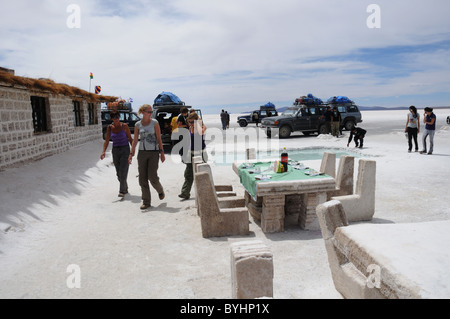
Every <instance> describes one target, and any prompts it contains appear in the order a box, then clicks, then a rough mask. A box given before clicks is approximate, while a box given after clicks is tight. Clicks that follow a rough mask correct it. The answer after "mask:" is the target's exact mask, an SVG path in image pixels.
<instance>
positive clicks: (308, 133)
mask: <svg viewBox="0 0 450 319" xmlns="http://www.w3.org/2000/svg"><path fill="white" fill-rule="evenodd" d="M302 133H303V135H305V136H310V135H311V132H310V131H305V132H302Z"/></svg>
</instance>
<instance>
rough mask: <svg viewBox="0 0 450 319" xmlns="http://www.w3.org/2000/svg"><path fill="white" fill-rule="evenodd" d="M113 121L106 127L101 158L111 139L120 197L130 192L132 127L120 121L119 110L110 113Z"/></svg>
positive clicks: (103, 156)
mask: <svg viewBox="0 0 450 319" xmlns="http://www.w3.org/2000/svg"><path fill="white" fill-rule="evenodd" d="M110 116H111V119H112V120H113V123H112V124H110V125H108V127H107V128H106V135H105V143H104V144H103V152H102V154H101V155H100V159H101V160H103V159H104V158H105V152H106V149H107V148H108V145H109V141H110V140H111V141H112V142H113V150H112V156H113V162H114V166H115V168H116V174H117V179H118V180H119V183H120V188H119V197H124V196H125V194H127V193H128V183H127V177H128V168H129V166H130V165H129V162H128V156H129V155H130V144H133V138H132V137H131V132H130V128H129V127H128V125H127V124H126V123H122V122H120V114H119V113H117V112H111V113H110Z"/></svg>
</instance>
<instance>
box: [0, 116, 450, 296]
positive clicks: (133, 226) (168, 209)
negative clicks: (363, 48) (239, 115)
mask: <svg viewBox="0 0 450 319" xmlns="http://www.w3.org/2000/svg"><path fill="white" fill-rule="evenodd" d="M421 112H422V110H421ZM435 113H436V114H437V118H438V122H437V132H436V136H435V151H434V154H433V155H431V156H428V155H420V154H418V153H407V142H406V139H405V136H404V132H403V131H404V127H405V123H406V112H405V111H370V112H363V120H364V122H363V123H361V124H360V126H361V127H363V128H365V129H367V130H368V133H367V136H366V139H365V148H364V149H362V150H360V149H354V148H353V144H351V147H350V148H349V150H352V151H353V150H354V151H356V152H357V154H358V155H359V156H362V157H368V158H370V159H375V160H376V162H377V187H376V212H375V216H374V219H373V221H372V222H371V223H376V224H387V225H389V224H393V223H395V224H407V223H422V222H426V221H436V222H438V223H439V221H445V223H442V224H440V228H442V227H444V228H445V227H448V223H447V221H448V220H450V210H449V208H448V203H449V202H450V188H449V184H450V182H449V181H450V169H448V163H449V158H450V126H449V125H447V124H446V123H445V119H446V117H447V116H448V115H450V110H448V109H447V110H435ZM421 114H422V113H421ZM204 119H205V123H206V125H207V126H208V134H209V136H208V150H209V151H213V152H215V153H220V152H223V151H226V152H229V151H234V150H236V151H239V152H244V151H245V148H247V147H257V148H258V149H260V150H264V149H268V148H270V147H275V146H276V147H278V149H282V148H283V147H287V148H288V149H301V148H310V147H320V148H326V149H330V148H337V149H345V150H347V147H346V145H347V138H348V132H345V131H344V135H345V136H344V137H341V138H334V137H331V136H329V135H327V136H314V135H313V136H309V137H306V136H303V135H302V134H294V135H293V136H292V137H291V138H289V139H285V140H281V141H279V144H278V145H277V144H276V141H274V140H273V141H270V142H268V140H267V138H266V137H265V136H264V134H259V135H258V134H256V132H257V130H255V129H254V128H253V126H252V127H250V128H248V131H247V133H248V134H253V135H252V136H253V138H251V139H250V140H248V141H246V140H245V139H242V136H243V135H242V130H241V129H240V128H239V127H238V125H237V123H236V115H232V122H231V130H229V131H228V132H229V133H233V131H234V132H235V133H238V135H239V138H236V140H235V139H234V138H227V140H226V142H225V143H224V140H223V138H222V137H221V136H220V131H221V130H220V129H219V127H220V119H219V114H217V116H216V115H214V116H211V115H208V116H205V117H204ZM270 143H272V144H271V145H268V144H270ZM419 143H420V146H421V142H419ZM102 144H103V141H102V140H98V141H96V142H92V143H88V144H86V145H84V146H81V147H79V148H77V149H74V150H70V151H68V152H66V153H63V154H59V155H55V156H52V157H49V158H45V159H43V160H41V161H38V162H34V163H30V164H28V165H26V166H23V167H20V168H11V169H8V170H6V171H3V172H0V203H1V205H0V298H230V297H231V274H230V244H231V243H233V242H236V241H246V240H251V239H258V240H261V241H263V242H264V243H265V244H266V245H267V246H268V247H269V248H270V249H271V251H272V252H273V258H274V272H275V273H274V298H342V297H341V295H340V294H339V293H338V292H337V291H336V290H335V288H334V285H333V282H332V279H331V273H330V270H329V266H328V260H327V255H326V251H325V247H324V242H323V239H322V237H321V233H320V231H304V230H301V229H299V227H298V226H296V225H295V224H294V223H292V220H288V222H289V223H288V224H287V226H286V228H285V231H284V232H282V233H276V234H264V233H263V232H262V231H261V228H260V226H259V225H258V224H257V223H255V222H254V221H253V220H251V224H250V235H249V236H242V237H223V238H211V239H204V238H202V236H201V228H200V219H199V217H198V216H197V211H196V207H195V199H194V196H195V193H194V192H192V197H191V199H190V200H187V201H181V200H180V198H178V194H179V193H180V190H181V185H182V183H183V172H184V168H185V166H184V164H182V163H179V158H178V156H177V155H173V156H172V155H168V156H167V160H166V162H165V163H162V164H161V163H160V168H159V171H158V173H159V176H160V178H161V182H162V184H163V186H164V188H165V192H166V198H165V199H164V200H162V201H160V200H159V199H158V198H157V194H156V192H155V191H154V190H152V197H153V200H152V206H153V207H152V208H151V209H150V210H148V211H145V212H141V211H140V209H139V206H140V204H141V199H140V187H139V184H138V180H137V178H136V176H137V162H136V158H135V159H134V162H133V164H132V165H131V166H130V172H129V176H128V183H129V192H130V193H129V194H128V195H127V196H126V197H125V199H124V200H123V201H120V200H119V198H118V197H117V193H118V189H119V185H118V182H117V179H116V177H115V169H114V166H113V165H112V157H111V153H110V151H111V147H110V148H109V149H108V152H107V157H106V159H105V160H103V161H100V159H99V157H100V153H101V150H102ZM210 158H213V157H212V156H210ZM306 164H307V165H308V166H310V167H313V168H316V169H319V168H320V160H311V161H307V162H306ZM211 165H212V171H213V174H214V181H215V182H216V183H217V184H233V186H234V188H235V190H236V191H237V193H238V196H243V194H244V190H243V188H242V186H241V185H240V183H239V178H238V176H237V175H236V174H235V173H234V172H233V171H232V168H231V163H229V164H228V165H222V164H220V165H219V164H214V163H211ZM355 165H356V166H357V160H356V162H355ZM356 172H357V169H355V175H356ZM355 178H356V177H355ZM405 227H408V226H405ZM448 230H449V231H448V232H447V235H446V236H445V237H444V238H442V240H445V242H447V243H448V242H450V240H449V239H450V229H448ZM428 232H429V233H430V236H427V235H426V234H425V233H424V240H423V241H420V242H417V243H415V244H413V246H411V247H408V249H409V250H411V251H415V250H417V252H418V253H419V254H423V253H424V250H423V249H424V247H428V248H427V249H433V246H434V243H433V242H428V241H426V238H432V237H431V233H432V232H433V230H432V229H431V228H430V229H428V230H427V233H428ZM406 233H407V232H405V234H406ZM367 235H368V236H369V237H368V238H370V234H367ZM402 236H403V235H402V233H399V234H397V236H396V238H398V240H399V241H401V237H402ZM375 243H376V241H375ZM445 253H447V254H448V249H447V251H446V252H445ZM399 257H400V256H399ZM423 260H424V258H422V259H420V260H419V262H422V261H423ZM447 260H448V259H447ZM396 261H398V262H400V263H401V262H402V258H397V259H396ZM447 262H448V261H445V260H444V259H443V260H442V263H438V264H434V265H431V266H430V268H431V269H430V271H433V270H434V269H437V268H439V269H442V268H443V267H445V269H449V268H450V267H449V266H450V265H448V264H446V263H447ZM73 265H75V267H78V268H75V269H78V270H79V271H80V273H79V274H80V277H79V278H80V281H79V283H80V287H79V288H76V287H75V288H73V281H71V280H72V279H73V277H71V275H73V274H75V273H73V269H74V268H72V267H73ZM410 267H411V273H412V274H414V269H423V267H419V265H417V268H416V265H415V264H412V265H410ZM68 271H69V272H68ZM430 274H431V273H430ZM68 283H69V284H68ZM443 284H445V285H447V286H448V284H449V279H448V277H445V278H443V280H442V281H441V282H440V283H439V284H437V283H436V284H435V285H436V286H435V288H434V289H437V290H439V289H441V287H442V285H443ZM432 285H434V284H432ZM428 288H429V287H428ZM425 296H426V295H425ZM446 297H449V296H448V295H447V296H446Z"/></svg>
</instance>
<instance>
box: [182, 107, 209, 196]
mask: <svg viewBox="0 0 450 319" xmlns="http://www.w3.org/2000/svg"><path fill="white" fill-rule="evenodd" d="M187 122H188V125H189V135H190V137H191V139H190V142H189V143H188V144H187V145H186V146H187V147H189V154H187V157H186V158H187V160H185V164H186V169H185V170H184V183H183V186H182V188H181V194H180V195H178V197H180V198H182V199H189V198H190V197H191V189H192V184H193V183H194V167H193V163H192V159H193V157H194V156H202V158H203V161H204V162H207V161H208V154H207V153H206V151H205V148H206V143H205V134H206V126H205V125H203V122H202V120H199V116H198V114H197V113H191V114H190V115H189V117H188V119H187Z"/></svg>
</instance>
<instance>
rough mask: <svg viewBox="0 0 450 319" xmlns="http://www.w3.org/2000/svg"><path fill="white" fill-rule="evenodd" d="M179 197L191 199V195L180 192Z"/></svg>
mask: <svg viewBox="0 0 450 319" xmlns="http://www.w3.org/2000/svg"><path fill="white" fill-rule="evenodd" d="M178 197H180V198H182V199H189V197H190V196H189V195H184V194H180V195H178Z"/></svg>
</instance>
